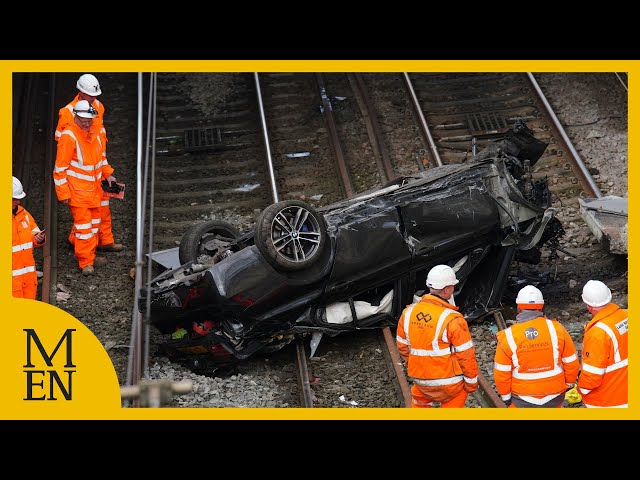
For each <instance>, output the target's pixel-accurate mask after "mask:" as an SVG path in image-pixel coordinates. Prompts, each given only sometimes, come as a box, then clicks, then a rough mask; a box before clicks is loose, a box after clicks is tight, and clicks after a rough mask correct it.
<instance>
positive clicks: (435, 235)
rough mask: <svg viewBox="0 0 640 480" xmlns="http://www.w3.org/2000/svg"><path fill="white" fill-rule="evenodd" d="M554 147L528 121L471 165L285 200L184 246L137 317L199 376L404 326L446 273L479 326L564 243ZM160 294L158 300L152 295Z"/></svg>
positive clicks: (189, 234) (148, 291)
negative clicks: (320, 202) (448, 269)
mask: <svg viewBox="0 0 640 480" xmlns="http://www.w3.org/2000/svg"><path fill="white" fill-rule="evenodd" d="M546 146H547V145H546V144H545V143H543V142H541V141H539V140H537V139H536V138H535V137H534V136H533V134H532V132H531V131H530V130H529V129H528V128H527V126H526V125H525V124H524V123H521V122H518V123H517V124H516V126H515V128H514V129H513V130H510V131H509V132H507V134H506V135H505V137H504V138H503V139H502V140H499V141H497V142H494V143H492V144H490V145H489V146H488V147H487V148H485V149H484V150H483V151H481V152H480V153H478V155H476V156H475V157H474V159H473V160H471V161H467V162H464V163H462V164H456V165H445V166H442V167H438V168H433V169H430V170H428V171H425V172H421V173H419V174H416V175H413V176H407V177H402V178H398V179H397V180H395V181H393V182H392V183H390V184H388V185H386V186H384V187H382V188H380V189H378V190H376V191H372V192H369V193H366V194H361V195H359V196H357V197H354V198H351V199H348V200H344V201H341V202H338V203H335V204H332V205H330V206H326V207H323V208H317V209H316V208H314V207H312V206H311V205H310V204H308V203H306V202H303V201H299V200H287V201H283V202H279V203H275V204H273V205H270V206H268V207H267V208H265V209H264V210H263V211H262V212H261V214H260V215H259V217H258V218H257V221H256V225H255V228H254V229H253V230H252V231H249V232H247V233H244V234H240V233H239V232H238V231H237V230H236V229H235V228H234V227H233V226H232V225H230V224H228V223H225V222H220V221H207V222H203V223H199V224H196V225H193V226H191V227H190V228H189V229H188V230H187V231H186V232H185V234H184V235H183V237H182V240H181V243H180V247H179V257H180V262H181V266H179V267H177V268H172V269H169V270H167V271H165V272H164V273H162V274H160V275H159V276H157V277H156V278H154V279H153V280H151V281H150V282H149V284H148V285H147V286H146V287H144V288H142V290H141V292H140V300H139V309H140V311H141V312H143V313H145V312H146V308H147V305H150V307H149V308H150V312H149V315H150V320H151V323H152V325H154V326H155V327H156V328H157V329H158V330H159V331H160V332H162V333H166V334H171V339H170V340H168V341H167V342H166V343H164V344H163V345H162V347H161V348H162V349H163V350H164V352H165V353H166V354H167V355H168V356H169V358H171V359H172V360H174V361H178V362H182V363H185V364H186V365H187V366H189V367H190V368H191V369H192V370H194V371H199V372H211V371H213V370H215V369H216V368H218V367H220V366H223V365H228V364H230V363H233V362H235V361H237V360H242V359H245V358H247V357H249V356H250V355H252V354H254V353H257V352H261V353H268V352H273V351H275V350H278V349H280V348H282V347H283V346H285V345H287V344H288V343H289V342H291V341H292V340H293V339H294V338H295V337H296V336H297V335H304V334H311V338H312V351H313V349H314V348H315V346H317V343H318V342H319V338H320V337H321V336H322V335H331V336H333V335H337V334H339V333H341V332H345V331H353V330H359V329H372V328H382V327H386V326H389V327H394V326H395V325H396V324H397V320H398V316H399V314H400V312H401V311H402V309H403V308H404V307H405V306H406V305H407V304H409V303H411V302H413V301H414V299H415V298H417V297H418V296H420V295H422V293H423V292H424V290H425V288H426V287H425V281H426V275H427V272H428V271H429V270H430V269H431V267H433V266H434V265H436V264H441V263H444V264H448V265H450V266H452V267H453V268H454V269H455V270H456V272H457V277H458V279H459V280H460V282H459V283H458V285H456V290H455V292H454V298H455V303H456V304H457V305H458V306H459V307H460V311H461V312H462V313H463V314H464V316H465V318H466V319H467V321H469V322H474V321H478V320H479V319H482V318H483V317H484V316H486V315H488V314H490V313H492V312H494V311H496V310H497V309H498V308H499V302H500V298H501V296H502V294H503V292H504V289H505V287H506V283H507V279H508V273H509V270H510V267H511V265H512V263H513V262H514V260H518V261H521V262H527V263H534V264H535V263H538V262H539V260H540V248H541V247H542V246H543V245H544V244H549V245H550V246H552V247H553V246H556V247H557V242H558V239H559V237H560V236H561V235H562V234H563V233H564V232H563V230H562V226H561V224H560V222H559V221H558V220H557V219H556V218H555V217H554V210H553V208H551V198H550V193H549V190H548V186H547V182H546V179H540V180H534V179H533V178H532V174H531V169H532V167H533V165H534V164H535V162H536V161H537V160H538V159H539V158H540V157H541V155H542V153H543V152H544V150H545V148H546ZM149 297H150V298H149Z"/></svg>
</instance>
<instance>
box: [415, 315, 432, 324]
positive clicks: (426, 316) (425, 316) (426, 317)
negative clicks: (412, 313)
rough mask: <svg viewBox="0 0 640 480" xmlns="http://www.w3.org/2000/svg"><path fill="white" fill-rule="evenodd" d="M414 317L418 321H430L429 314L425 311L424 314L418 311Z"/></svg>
mask: <svg viewBox="0 0 640 480" xmlns="http://www.w3.org/2000/svg"><path fill="white" fill-rule="evenodd" d="M416 319H417V320H418V321H419V322H425V323H427V322H430V321H431V314H430V313H427V314H426V315H425V314H424V313H423V312H418V314H417V315H416Z"/></svg>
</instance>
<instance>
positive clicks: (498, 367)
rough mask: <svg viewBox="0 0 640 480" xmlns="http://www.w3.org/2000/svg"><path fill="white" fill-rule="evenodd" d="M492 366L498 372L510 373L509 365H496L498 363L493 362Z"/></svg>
mask: <svg viewBox="0 0 640 480" xmlns="http://www.w3.org/2000/svg"><path fill="white" fill-rule="evenodd" d="M493 365H494V368H495V369H496V370H498V371H499V372H510V371H511V365H505V364H504V363H498V362H495V363H494V364H493Z"/></svg>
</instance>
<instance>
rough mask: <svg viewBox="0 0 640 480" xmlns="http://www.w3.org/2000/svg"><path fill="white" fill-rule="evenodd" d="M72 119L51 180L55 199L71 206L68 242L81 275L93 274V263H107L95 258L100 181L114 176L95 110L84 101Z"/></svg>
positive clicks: (59, 143)
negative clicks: (73, 251)
mask: <svg viewBox="0 0 640 480" xmlns="http://www.w3.org/2000/svg"><path fill="white" fill-rule="evenodd" d="M73 114H74V121H73V123H71V124H69V125H67V126H66V127H65V128H64V130H63V131H62V135H60V139H59V140H58V151H57V154H56V164H55V168H54V171H53V180H54V183H55V188H56V195H57V196H58V200H59V201H60V202H62V203H64V204H66V205H69V207H70V208H71V215H72V216H73V229H72V231H71V234H70V235H69V242H71V243H72V244H73V246H74V250H75V254H76V258H77V259H78V265H79V267H80V269H81V270H82V274H83V275H92V274H93V273H94V265H95V266H100V265H104V264H105V263H106V259H105V258H104V257H96V249H97V247H98V231H99V228H100V222H101V216H100V201H101V198H102V195H103V190H102V185H101V181H102V179H105V178H106V180H107V181H108V182H109V183H111V182H115V181H116V179H115V177H114V176H113V171H114V170H113V168H112V167H111V165H109V164H108V163H105V162H103V158H102V152H103V146H102V137H101V135H100V132H99V130H98V128H96V126H94V125H93V119H94V118H96V117H97V115H98V112H97V111H96V110H95V109H94V108H93V107H92V106H91V105H90V104H89V102H87V101H86V100H80V101H79V102H78V103H76V106H75V107H74V109H73Z"/></svg>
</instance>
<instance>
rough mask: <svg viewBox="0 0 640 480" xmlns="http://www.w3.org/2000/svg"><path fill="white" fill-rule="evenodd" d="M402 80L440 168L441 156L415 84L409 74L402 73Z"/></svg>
mask: <svg viewBox="0 0 640 480" xmlns="http://www.w3.org/2000/svg"><path fill="white" fill-rule="evenodd" d="M402 78H403V79H404V84H405V86H406V87H407V90H408V91H409V96H410V97H411V104H412V105H413V110H414V112H416V115H417V116H418V120H419V121H418V123H419V124H420V130H421V131H422V134H423V135H424V136H425V138H426V139H427V143H428V144H429V148H430V149H431V155H432V157H433V160H434V162H433V163H435V164H436V165H437V166H438V167H441V166H442V159H441V158H440V154H439V153H438V148H437V147H436V142H434V141H433V137H432V136H431V131H430V130H429V125H428V124H427V120H426V119H425V118H424V112H423V111H422V107H421V106H420V102H419V100H418V97H417V95H416V91H415V90H414V88H413V84H412V83H411V79H410V78H409V74H408V73H407V72H403V73H402Z"/></svg>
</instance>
